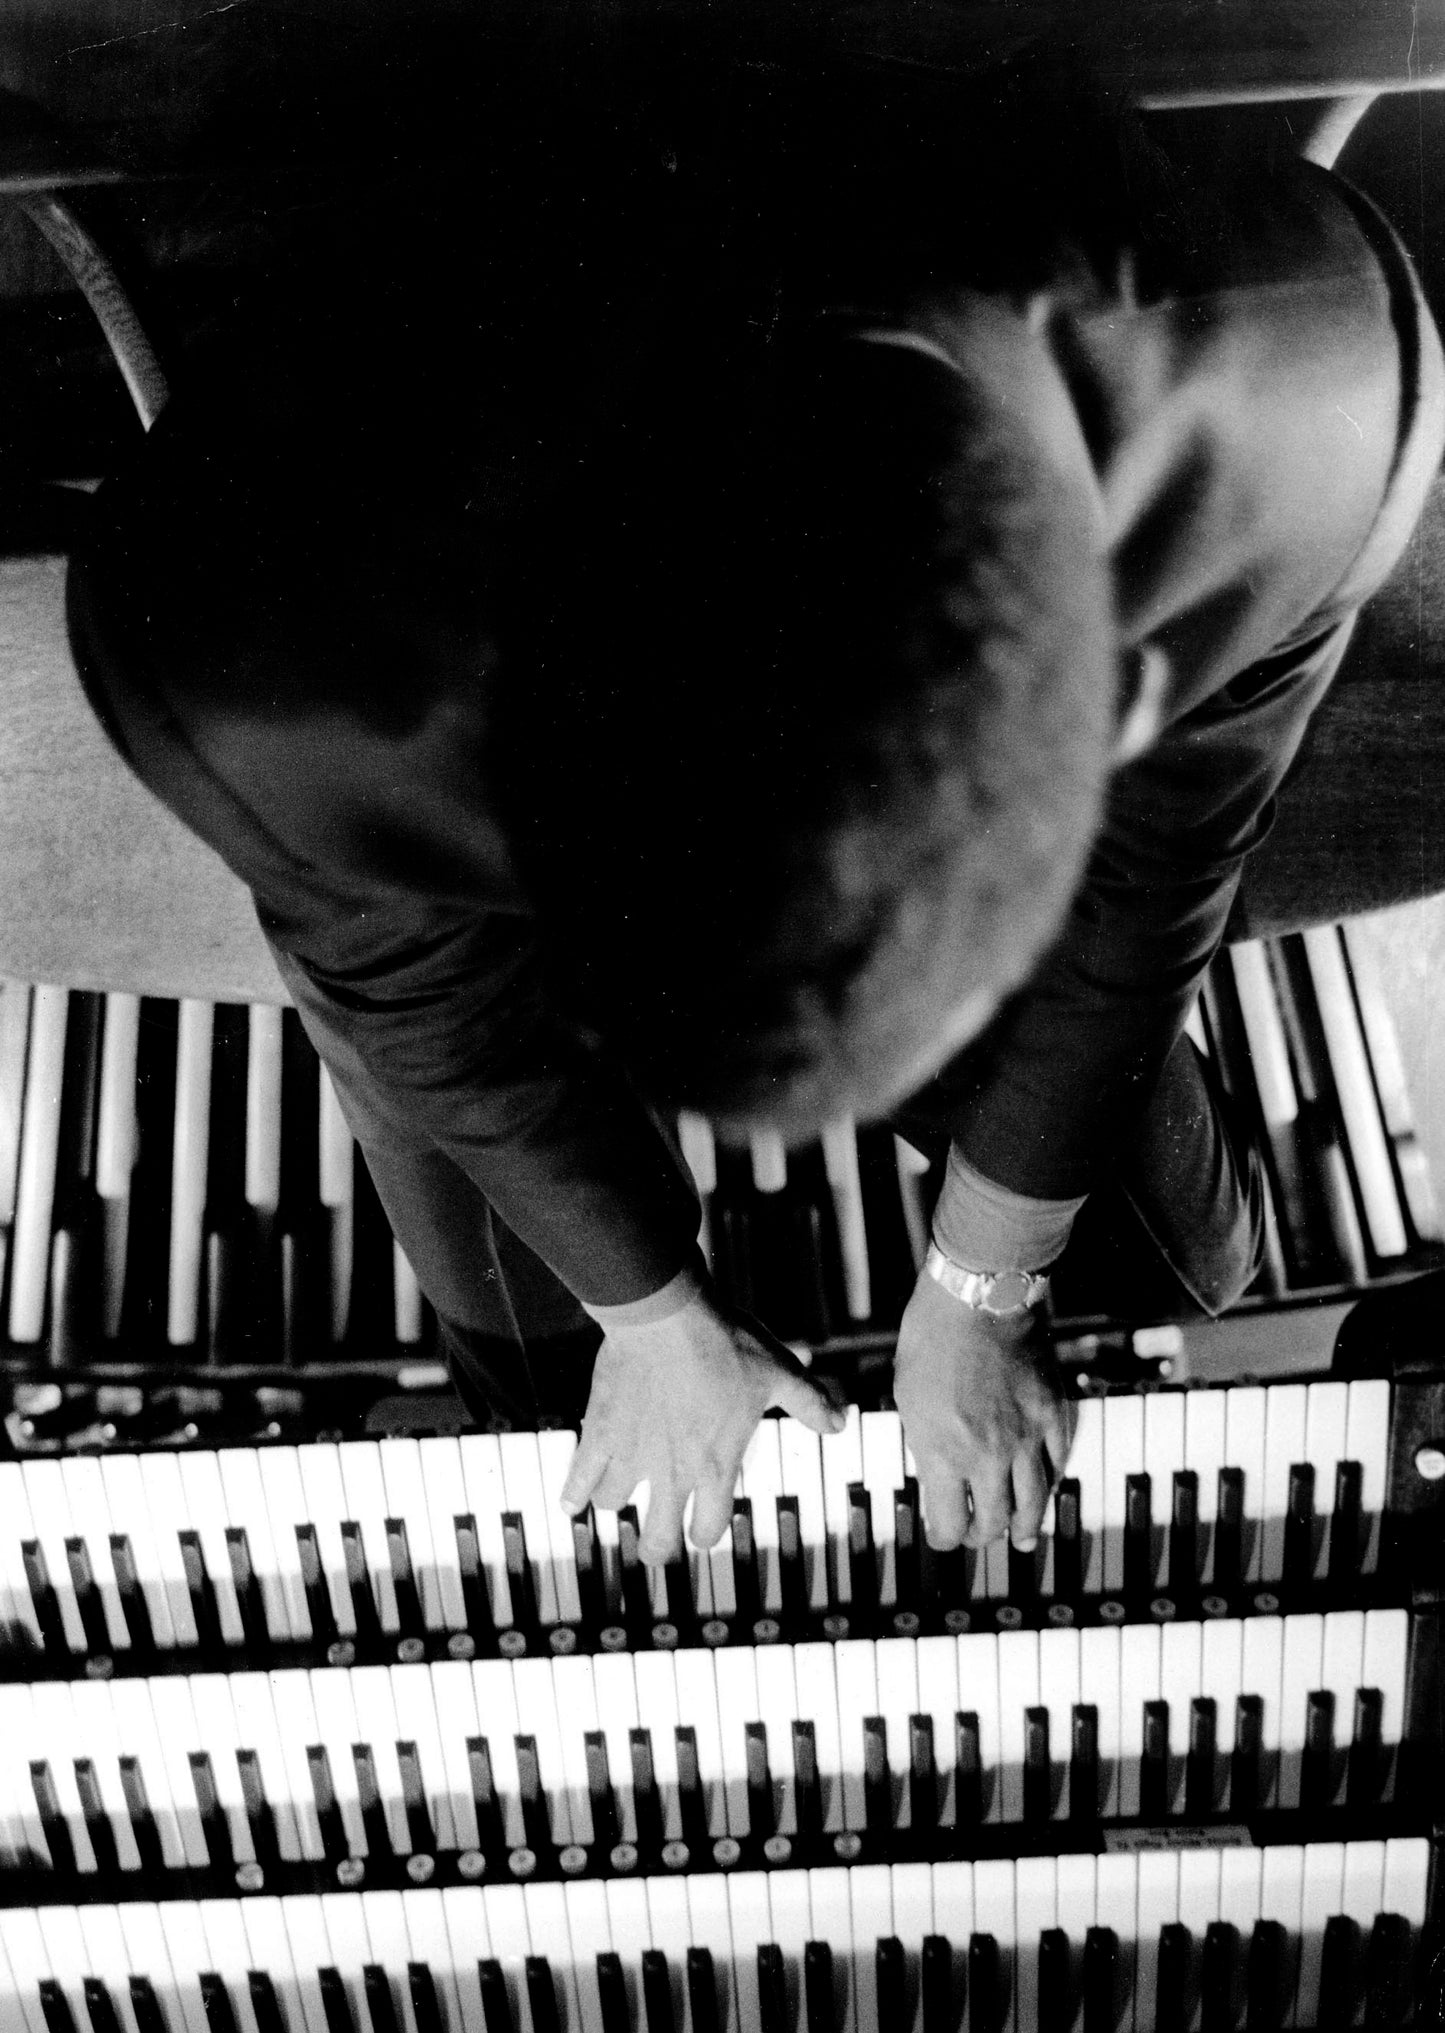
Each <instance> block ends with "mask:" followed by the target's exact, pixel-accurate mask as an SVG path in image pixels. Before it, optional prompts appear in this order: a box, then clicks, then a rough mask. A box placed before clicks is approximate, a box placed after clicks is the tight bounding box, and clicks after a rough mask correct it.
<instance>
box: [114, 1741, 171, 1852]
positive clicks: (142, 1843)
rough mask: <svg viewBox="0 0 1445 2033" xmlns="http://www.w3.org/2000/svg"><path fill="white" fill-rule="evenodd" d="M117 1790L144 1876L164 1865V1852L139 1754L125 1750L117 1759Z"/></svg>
mask: <svg viewBox="0 0 1445 2033" xmlns="http://www.w3.org/2000/svg"><path fill="white" fill-rule="evenodd" d="M120 1790H121V1793H122V1796H123V1797H124V1800H125V1807H126V1814H127V1816H128V1817H129V1819H130V1827H131V1834H132V1835H133V1836H134V1838H135V1846H136V1851H137V1854H138V1855H139V1857H140V1867H141V1871H142V1873H143V1875H144V1876H146V1877H150V1876H151V1875H152V1874H153V1873H155V1872H156V1871H162V1870H164V1869H165V1855H164V1852H163V1851H162V1849H161V1834H160V1830H159V1829H158V1828H157V1826H156V1818H155V1816H154V1814H153V1813H152V1812H151V1804H150V1800H149V1798H148V1797H147V1794H146V1787H145V1778H144V1776H143V1774H142V1772H141V1768H140V1759H139V1758H136V1757H131V1756H130V1755H128V1754H127V1755H125V1756H123V1757H122V1758H121V1759H120Z"/></svg>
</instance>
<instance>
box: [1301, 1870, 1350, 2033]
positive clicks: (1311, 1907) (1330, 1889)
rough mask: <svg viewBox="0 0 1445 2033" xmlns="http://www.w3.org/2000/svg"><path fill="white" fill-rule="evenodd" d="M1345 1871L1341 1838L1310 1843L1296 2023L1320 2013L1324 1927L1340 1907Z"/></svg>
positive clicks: (1304, 1884)
mask: <svg viewBox="0 0 1445 2033" xmlns="http://www.w3.org/2000/svg"><path fill="white" fill-rule="evenodd" d="M1344 1872H1345V1846H1344V1844H1343V1843H1342V1842H1312V1843H1310V1844H1309V1845H1308V1847H1307V1848H1306V1850H1305V1855H1304V1872H1303V1876H1302V1883H1301V1896H1300V1955H1299V1979H1298V1982H1297V1984H1296V1987H1295V1999H1294V2023H1295V2025H1297V2026H1313V2025H1314V2023H1315V2021H1316V2019H1317V2018H1318V2017H1319V2010H1320V1970H1321V1964H1322V1962H1323V1956H1324V1940H1325V1928H1326V1927H1327V1926H1328V1924H1329V1922H1330V1921H1331V1920H1332V1919H1333V1918H1334V1916H1335V1915H1336V1914H1337V1913H1338V1912H1339V1911H1340V1897H1341V1893H1342V1891H1343V1888H1344Z"/></svg>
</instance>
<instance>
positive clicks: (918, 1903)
mask: <svg viewBox="0 0 1445 2033" xmlns="http://www.w3.org/2000/svg"><path fill="white" fill-rule="evenodd" d="M890 1875H891V1877H892V1880H893V1884H892V1892H891V1897H892V1900H893V1932H894V1933H895V1934H896V1935H897V1936H898V1939H899V1940H900V1941H901V1942H902V1944H903V1952H904V1954H905V1956H906V1957H908V1959H909V1967H910V1968H913V1969H916V1968H917V1966H918V1957H919V1953H920V1951H921V1949H922V1946H923V1942H924V1940H925V1938H926V1937H927V1936H928V1935H930V1934H932V1933H933V1931H934V1925H933V1867H932V1866H931V1865H930V1864H894V1865H893V1867H892V1870H891V1873H890ZM917 2019H918V2014H917V2013H915V2018H914V2021H913V2022H910V2023H916V2022H917ZM898 2033H908V2029H907V2028H900V2029H898Z"/></svg>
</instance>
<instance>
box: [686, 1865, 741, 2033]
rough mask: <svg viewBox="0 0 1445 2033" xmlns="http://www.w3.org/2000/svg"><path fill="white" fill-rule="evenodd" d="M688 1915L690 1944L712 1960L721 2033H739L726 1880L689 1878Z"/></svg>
mask: <svg viewBox="0 0 1445 2033" xmlns="http://www.w3.org/2000/svg"><path fill="white" fill-rule="evenodd" d="M686 1884H687V1914H688V1921H689V1933H690V1937H691V1938H690V1942H689V1946H691V1947H694V1948H705V1949H706V1950H707V1951H708V1953H709V1955H710V1956H711V1957H712V1971H713V1985H714V1988H715V1990H716V1993H717V2022H718V2028H719V2033H736V2028H737V2024H738V2019H737V1986H736V1984H735V1982H734V1980H733V1935H732V1914H731V1911H730V1908H729V1902H728V1881H727V1879H726V1878H725V1877H722V1876H716V1877H689V1878H688V1879H687V1880H686Z"/></svg>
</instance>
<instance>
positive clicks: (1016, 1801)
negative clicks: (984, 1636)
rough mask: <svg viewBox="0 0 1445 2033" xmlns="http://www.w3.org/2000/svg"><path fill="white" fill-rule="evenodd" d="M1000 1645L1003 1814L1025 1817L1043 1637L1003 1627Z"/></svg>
mask: <svg viewBox="0 0 1445 2033" xmlns="http://www.w3.org/2000/svg"><path fill="white" fill-rule="evenodd" d="M994 1643H995V1644H996V1645H997V1647H998V1720H999V1753H998V1754H999V1776H998V1791H999V1798H1000V1802H1001V1808H1000V1812H1001V1816H1002V1819H1003V1820H1005V1821H1022V1820H1023V1818H1024V1735H1025V1727H1024V1722H1025V1712H1026V1710H1028V1709H1030V1708H1037V1707H1038V1705H1039V1639H1038V1632H1037V1631H1000V1632H999V1634H998V1637H997V1638H996V1639H995V1640H994Z"/></svg>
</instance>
